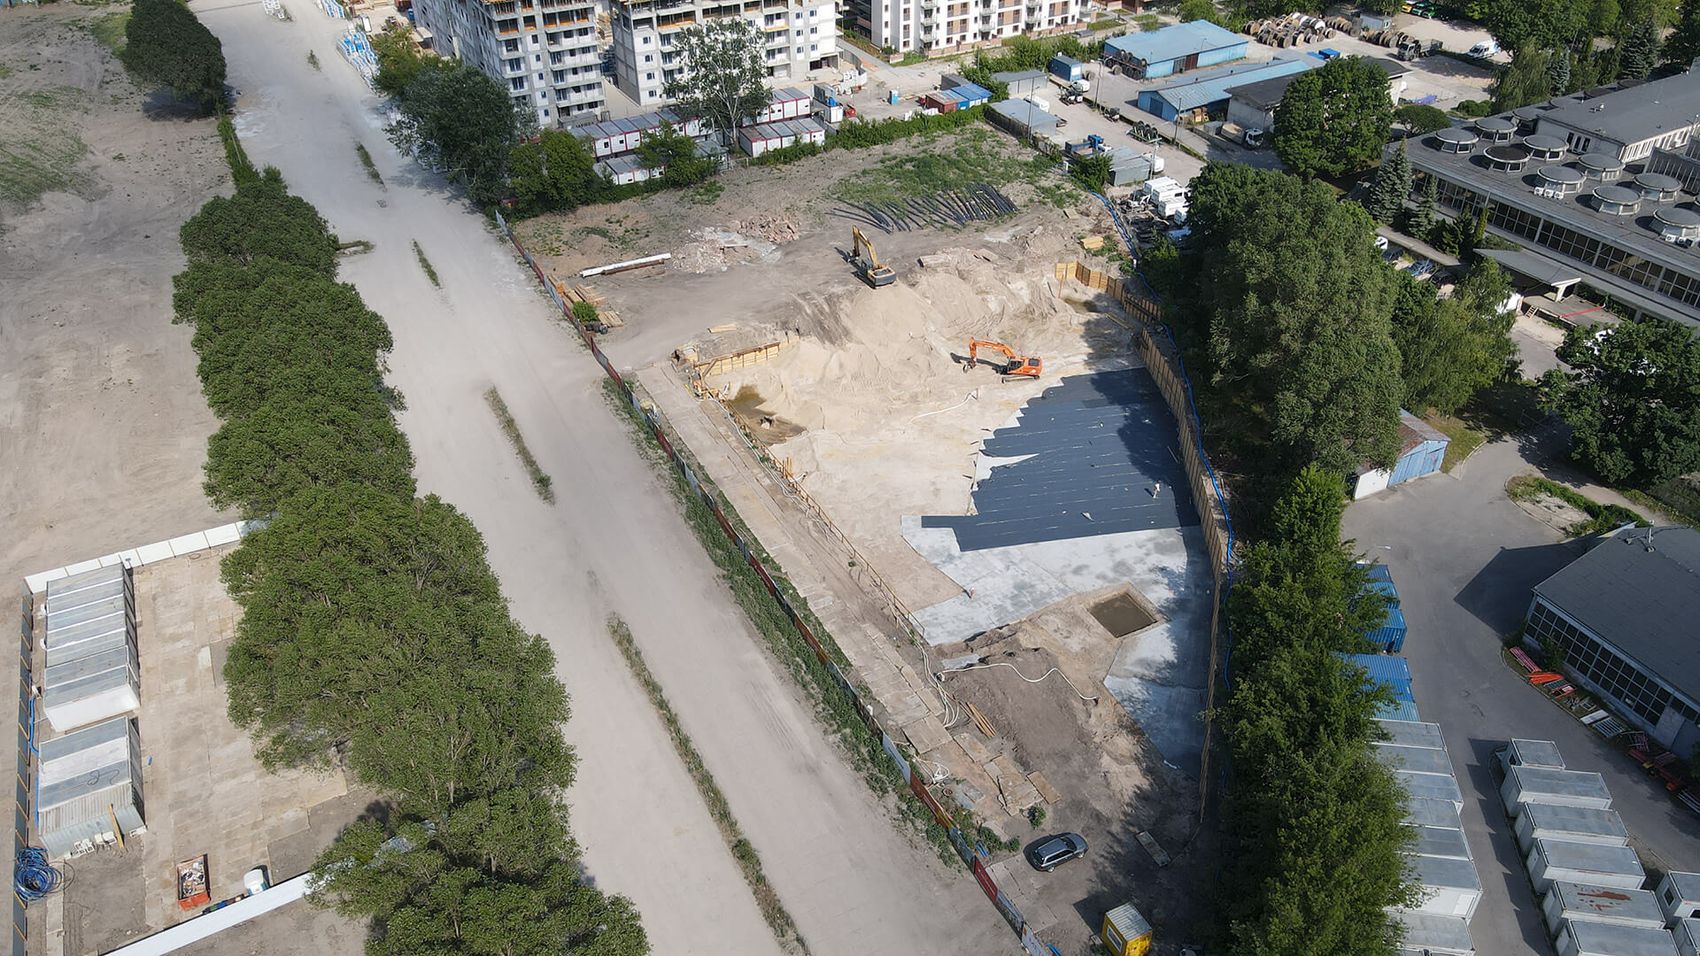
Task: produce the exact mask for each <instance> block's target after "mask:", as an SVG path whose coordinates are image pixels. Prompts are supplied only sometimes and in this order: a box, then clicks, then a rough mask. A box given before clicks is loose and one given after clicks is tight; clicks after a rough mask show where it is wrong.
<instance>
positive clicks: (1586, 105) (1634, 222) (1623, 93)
mask: <svg viewBox="0 0 1700 956" xmlns="http://www.w3.org/2000/svg"><path fill="white" fill-rule="evenodd" d="M1697 126H1700V72H1696V71H1693V70H1690V71H1688V72H1686V73H1682V74H1678V75H1676V76H1672V77H1668V78H1665V79H1661V80H1654V81H1652V82H1650V83H1638V84H1637V83H1621V84H1617V85H1614V86H1609V87H1604V88H1602V89H1597V90H1589V91H1587V92H1583V93H1576V94H1572V95H1570V96H1563V97H1559V98H1557V99H1553V100H1549V101H1547V102H1545V103H1539V104H1535V105H1533V106H1526V107H1522V108H1520V109H1518V110H1515V111H1513V112H1510V113H1505V114H1501V115H1499V116H1491V117H1486V118H1483V119H1479V120H1475V121H1474V122H1473V123H1472V124H1471V125H1469V126H1467V127H1450V128H1447V129H1443V130H1440V131H1438V132H1436V133H1432V134H1430V135H1427V136H1423V137H1421V138H1420V139H1417V140H1415V141H1413V142H1412V143H1411V146H1410V150H1409V152H1410V158H1411V166H1412V169H1413V170H1414V172H1415V173H1416V179H1417V181H1418V182H1417V191H1418V194H1420V193H1421V190H1422V189H1423V188H1424V181H1425V180H1433V181H1434V182H1435V184H1436V193H1437V196H1438V198H1439V204H1440V206H1441V207H1443V208H1444V209H1445V210H1447V211H1449V212H1451V213H1455V214H1458V215H1461V216H1463V217H1466V218H1473V217H1475V216H1476V215H1478V213H1479V211H1480V210H1482V209H1486V210H1487V211H1488V221H1487V227H1488V231H1489V232H1491V233H1493V234H1494V235H1496V236H1498V237H1500V238H1503V239H1508V240H1510V241H1512V242H1515V243H1519V244H1521V245H1523V246H1524V247H1526V249H1527V252H1528V254H1529V255H1531V256H1534V257H1535V258H1536V259H1537V260H1538V261H1539V263H1540V264H1539V265H1537V266H1536V267H1535V268H1534V269H1532V270H1530V271H1531V272H1533V273H1535V274H1534V275H1527V276H1525V278H1530V279H1532V280H1534V281H1535V282H1536V283H1537V284H1540V283H1543V282H1545V283H1549V284H1552V285H1554V286H1556V285H1558V283H1559V282H1561V281H1566V280H1567V284H1568V285H1572V286H1573V285H1577V284H1581V285H1584V286H1586V287H1588V289H1590V290H1592V294H1591V295H1590V296H1589V298H1591V299H1592V300H1593V301H1595V302H1598V301H1602V300H1603V299H1604V298H1605V297H1607V296H1609V297H1610V299H1611V303H1612V309H1613V310H1614V311H1615V312H1616V313H1618V314H1619V315H1622V316H1624V317H1627V318H1635V317H1638V316H1658V317H1662V318H1668V319H1674V320H1676V321H1679V322H1684V323H1687V324H1689V325H1700V252H1697V251H1696V249H1697V247H1696V245H1695V241H1696V240H1697V239H1700V209H1697V208H1696V206H1695V191H1696V190H1697V189H1700V143H1696V142H1695V137H1694V131H1695V129H1696V127H1697ZM1390 148H1396V147H1390ZM1510 268H1511V269H1512V270H1513V271H1514V272H1516V273H1523V272H1524V271H1525V270H1524V269H1523V268H1522V267H1519V266H1516V265H1512V266H1510ZM1555 280H1556V281H1555Z"/></svg>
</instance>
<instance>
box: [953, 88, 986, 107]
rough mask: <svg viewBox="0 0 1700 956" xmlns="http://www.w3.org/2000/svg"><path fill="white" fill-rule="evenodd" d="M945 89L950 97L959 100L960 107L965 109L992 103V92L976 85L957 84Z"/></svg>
mask: <svg viewBox="0 0 1700 956" xmlns="http://www.w3.org/2000/svg"><path fill="white" fill-rule="evenodd" d="M945 89H947V90H948V91H949V92H950V95H952V96H954V97H956V98H957V99H959V100H961V101H962V105H963V106H965V107H966V106H979V105H981V104H982V103H990V102H991V101H992V91H991V90H988V89H986V88H985V87H983V86H981V85H979V84H978V83H959V84H957V85H956V86H951V87H946V88H945Z"/></svg>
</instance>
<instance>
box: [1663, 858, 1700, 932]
mask: <svg viewBox="0 0 1700 956" xmlns="http://www.w3.org/2000/svg"><path fill="white" fill-rule="evenodd" d="M1658 897H1659V908H1660V909H1662V910H1664V911H1665V923H1666V925H1668V926H1675V925H1676V924H1677V922H1678V921H1680V920H1685V919H1700V873H1679V872H1674V871H1673V872H1670V873H1666V874H1665V878H1664V879H1662V880H1660V881H1659V889H1658Z"/></svg>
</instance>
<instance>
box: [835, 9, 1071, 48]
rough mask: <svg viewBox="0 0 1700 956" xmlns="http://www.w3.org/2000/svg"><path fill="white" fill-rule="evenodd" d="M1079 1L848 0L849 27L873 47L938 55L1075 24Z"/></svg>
mask: <svg viewBox="0 0 1700 956" xmlns="http://www.w3.org/2000/svg"><path fill="white" fill-rule="evenodd" d="M1082 6H1083V4H1082V2H1081V0H850V10H849V20H850V23H851V25H852V28H853V29H855V30H856V31H857V32H858V33H861V34H863V35H864V36H866V37H867V38H868V39H869V40H870V41H872V43H873V44H874V46H877V47H881V48H890V49H893V50H896V51H898V52H899V53H909V52H911V51H919V52H923V53H940V52H945V51H954V50H962V49H967V48H970V47H973V46H977V45H980V44H991V43H997V42H1000V41H1002V40H1003V39H1004V38H1005V37H1012V36H1017V35H1019V34H1023V33H1027V34H1045V33H1058V32H1061V31H1063V30H1069V29H1073V28H1075V27H1077V26H1078V25H1079V24H1080V18H1081V9H1082Z"/></svg>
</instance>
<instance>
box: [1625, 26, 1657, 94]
mask: <svg viewBox="0 0 1700 956" xmlns="http://www.w3.org/2000/svg"><path fill="white" fill-rule="evenodd" d="M1658 62H1659V28H1658V26H1657V25H1656V24H1654V23H1653V21H1652V20H1642V21H1641V22H1639V23H1637V24H1635V26H1633V27H1632V28H1630V31H1629V33H1628V34H1627V35H1625V36H1624V38H1623V42H1622V44H1621V49H1620V52H1619V54H1618V69H1619V71H1620V75H1622V76H1623V77H1624V78H1625V79H1630V80H1644V79H1646V78H1647V74H1649V73H1651V72H1653V67H1654V65H1656V64H1657V63H1658Z"/></svg>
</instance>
